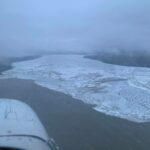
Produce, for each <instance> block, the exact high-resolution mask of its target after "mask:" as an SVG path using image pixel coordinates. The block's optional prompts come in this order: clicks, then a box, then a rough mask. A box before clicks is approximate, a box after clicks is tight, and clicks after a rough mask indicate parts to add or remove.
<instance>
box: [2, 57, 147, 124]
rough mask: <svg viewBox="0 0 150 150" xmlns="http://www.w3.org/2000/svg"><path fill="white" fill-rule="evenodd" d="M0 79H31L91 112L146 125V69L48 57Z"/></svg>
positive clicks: (15, 66) (20, 66) (16, 68)
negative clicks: (83, 105) (89, 108)
mask: <svg viewBox="0 0 150 150" xmlns="http://www.w3.org/2000/svg"><path fill="white" fill-rule="evenodd" d="M1 78H21V79H32V80H34V81H35V83H37V84H39V85H41V86H44V87H47V88H49V89H53V90H56V91H60V92H63V93H65V94H69V95H71V96H72V97H74V98H76V99H79V100H82V101H83V102H85V103H88V104H93V105H94V106H95V107H94V109H95V110H97V111H100V112H103V113H105V114H108V115H113V116H117V117H121V118H125V119H128V120H132V121H136V122H146V121H150V69H148V68H140V67H125V66H117V65H111V64H105V63H102V62H100V61H96V60H90V59H86V58H84V57H83V56H82V55H49V56H43V57H41V58H38V59H35V60H30V61H24V62H18V63H14V64H13V69H12V70H9V71H6V72H4V73H3V75H2V76H1Z"/></svg>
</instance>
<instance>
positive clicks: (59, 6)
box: [0, 0, 150, 55]
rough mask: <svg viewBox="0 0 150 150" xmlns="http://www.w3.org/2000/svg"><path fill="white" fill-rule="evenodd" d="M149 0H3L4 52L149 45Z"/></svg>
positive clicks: (0, 44) (0, 51)
mask: <svg viewBox="0 0 150 150" xmlns="http://www.w3.org/2000/svg"><path fill="white" fill-rule="evenodd" d="M149 14H150V1H149V0H143V1H141V0H126V1H124V0H76V1H70V0H56V1H49V0H11V1H10V0H1V1H0V18H1V19H0V55H23V54H25V53H34V52H61V53H62V52H73V53H93V52H95V51H103V50H111V49H124V50H145V51H149V49H150V42H149V39H150V19H149Z"/></svg>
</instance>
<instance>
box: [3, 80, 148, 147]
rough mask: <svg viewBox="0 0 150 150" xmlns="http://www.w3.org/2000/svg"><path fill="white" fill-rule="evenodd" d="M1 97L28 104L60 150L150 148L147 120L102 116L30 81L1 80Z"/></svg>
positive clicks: (84, 105)
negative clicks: (135, 121)
mask: <svg viewBox="0 0 150 150" xmlns="http://www.w3.org/2000/svg"><path fill="white" fill-rule="evenodd" d="M0 98H13V99H18V100H21V101H24V102H26V103H27V104H29V105H30V106H31V107H32V108H33V109H34V110H35V112H36V113H37V114H38V115H39V117H40V119H41V121H42V122H43V124H44V126H45V127H46V130H47V132H48V134H49V136H51V137H53V138H54V139H55V140H56V142H57V144H58V145H59V146H60V150H149V149H150V123H143V124H139V123H133V122H130V121H127V120H123V119H119V118H116V117H112V116H107V115H104V114H102V113H99V112H97V111H95V110H94V109H92V106H90V105H87V104H85V103H83V102H81V101H80V100H77V99H73V98H72V97H71V96H68V95H65V94H63V93H60V92H56V91H52V90H49V89H47V88H44V87H41V86H38V85H36V84H34V82H33V81H31V80H20V79H4V80H0Z"/></svg>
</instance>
